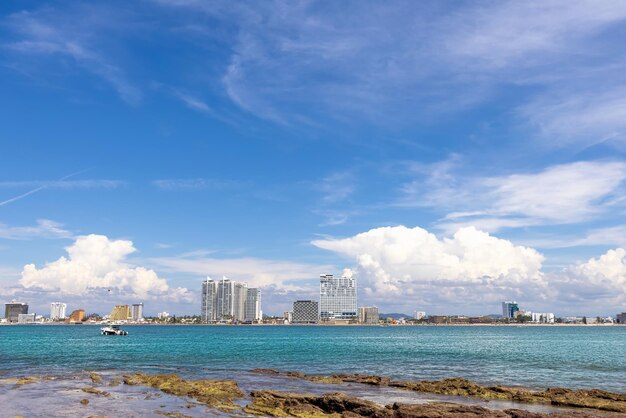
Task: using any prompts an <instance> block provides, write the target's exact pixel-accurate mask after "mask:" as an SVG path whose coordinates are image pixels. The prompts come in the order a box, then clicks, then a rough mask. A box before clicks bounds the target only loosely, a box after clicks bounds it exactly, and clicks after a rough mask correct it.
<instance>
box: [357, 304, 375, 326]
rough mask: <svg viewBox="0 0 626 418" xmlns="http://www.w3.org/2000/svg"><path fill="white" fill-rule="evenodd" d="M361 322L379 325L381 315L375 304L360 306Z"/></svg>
mask: <svg viewBox="0 0 626 418" xmlns="http://www.w3.org/2000/svg"><path fill="white" fill-rule="evenodd" d="M358 316H359V324H366V325H377V324H378V320H379V316H378V308H377V307H375V306H371V307H369V306H362V307H360V308H359V315H358Z"/></svg>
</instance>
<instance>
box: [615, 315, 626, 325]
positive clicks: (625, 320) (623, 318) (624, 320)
mask: <svg viewBox="0 0 626 418" xmlns="http://www.w3.org/2000/svg"><path fill="white" fill-rule="evenodd" d="M615 322H617V323H618V324H626V312H622V313H618V314H617V315H615Z"/></svg>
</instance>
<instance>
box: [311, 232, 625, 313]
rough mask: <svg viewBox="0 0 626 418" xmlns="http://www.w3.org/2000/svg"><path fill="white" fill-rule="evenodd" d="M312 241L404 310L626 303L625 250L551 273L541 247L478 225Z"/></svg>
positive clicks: (605, 307)
mask: <svg viewBox="0 0 626 418" xmlns="http://www.w3.org/2000/svg"><path fill="white" fill-rule="evenodd" d="M313 245H315V246H317V247H319V248H323V249H326V250H329V251H333V252H335V253H337V254H339V255H341V256H344V257H347V258H348V259H351V260H353V261H354V262H355V269H356V271H355V273H356V276H357V280H358V281H359V287H360V288H361V289H364V291H365V296H366V298H367V299H368V300H369V301H370V302H375V303H380V304H382V305H383V306H384V305H387V306H388V305H389V304H393V305H394V306H395V307H396V308H398V309H402V308H403V307H407V309H415V308H416V307H418V306H419V307H422V308H431V309H434V310H439V311H440V312H446V313H471V312H474V313H480V314H485V313H486V310H489V309H491V310H492V312H497V309H498V306H499V302H501V301H502V300H505V299H517V300H518V301H519V302H520V303H522V305H523V306H524V307H525V308H526V309H530V310H546V311H554V312H556V313H557V314H561V315H567V314H579V315H580V314H581V313H585V312H586V313H587V314H594V315H595V314H598V313H604V314H611V313H614V312H613V310H618V309H620V308H621V307H623V306H624V304H625V303H626V250H625V249H623V248H617V249H615V250H610V251H608V252H607V253H606V254H604V255H602V256H600V257H598V258H591V259H590V260H588V261H586V262H584V263H579V264H576V265H572V266H569V267H567V268H565V269H563V270H561V271H553V272H544V271H542V265H543V262H544V256H543V255H542V254H541V253H539V252H538V251H536V250H535V249H533V248H530V247H525V246H519V245H515V244H513V243H512V242H511V241H508V240H505V239H501V238H497V237H494V236H492V235H490V234H488V233H486V232H483V231H480V230H477V229H476V228H473V227H468V228H461V229H459V230H458V231H457V232H456V233H455V234H454V235H452V236H451V237H447V238H446V237H444V238H438V237H437V236H435V235H434V234H432V233H430V232H428V231H427V230H425V229H423V228H419V227H415V228H407V227H405V226H395V227H383V228H375V229H371V230H369V231H367V232H363V233H360V234H357V235H355V236H352V237H349V238H343V239H323V240H316V241H313ZM444 307H445V308H444ZM487 312H489V311H487Z"/></svg>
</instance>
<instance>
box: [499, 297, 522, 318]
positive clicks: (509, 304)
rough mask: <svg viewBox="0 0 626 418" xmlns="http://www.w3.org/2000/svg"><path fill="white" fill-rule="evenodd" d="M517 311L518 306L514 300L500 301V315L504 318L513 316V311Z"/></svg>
mask: <svg viewBox="0 0 626 418" xmlns="http://www.w3.org/2000/svg"><path fill="white" fill-rule="evenodd" d="M516 312H519V306H518V305H517V302H515V301H506V302H502V317H503V318H504V319H513V318H515V316H516V315H515V313H516Z"/></svg>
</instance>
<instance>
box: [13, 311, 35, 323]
mask: <svg viewBox="0 0 626 418" xmlns="http://www.w3.org/2000/svg"><path fill="white" fill-rule="evenodd" d="M35 316H36V315H35V314H34V313H26V314H24V313H21V314H18V315H17V323H18V324H34V323H35Z"/></svg>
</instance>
